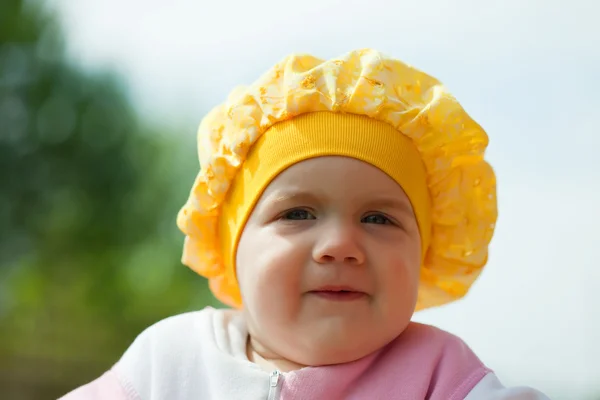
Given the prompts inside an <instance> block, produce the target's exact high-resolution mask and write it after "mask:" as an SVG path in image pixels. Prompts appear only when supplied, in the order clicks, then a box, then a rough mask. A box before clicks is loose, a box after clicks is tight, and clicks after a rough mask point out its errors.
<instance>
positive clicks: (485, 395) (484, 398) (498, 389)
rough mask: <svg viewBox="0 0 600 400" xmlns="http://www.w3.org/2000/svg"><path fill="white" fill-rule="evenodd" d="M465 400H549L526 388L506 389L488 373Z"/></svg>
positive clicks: (496, 378) (493, 375)
mask: <svg viewBox="0 0 600 400" xmlns="http://www.w3.org/2000/svg"><path fill="white" fill-rule="evenodd" d="M465 400H549V399H548V397H546V396H545V395H544V394H543V393H540V392H538V391H537V390H535V389H531V388H527V387H514V388H506V387H504V386H503V385H502V383H500V381H499V380H498V377H497V376H496V375H495V374H493V373H489V374H487V375H486V376H484V377H483V379H482V380H481V381H479V383H478V384H477V385H476V386H475V387H474V388H473V389H472V390H471V392H469V394H468V395H467V397H465Z"/></svg>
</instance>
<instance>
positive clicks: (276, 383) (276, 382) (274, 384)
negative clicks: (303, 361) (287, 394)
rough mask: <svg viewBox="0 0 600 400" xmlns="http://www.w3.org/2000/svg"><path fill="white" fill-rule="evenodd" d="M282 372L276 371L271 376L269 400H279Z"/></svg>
mask: <svg viewBox="0 0 600 400" xmlns="http://www.w3.org/2000/svg"><path fill="white" fill-rule="evenodd" d="M280 378H281V372H279V371H277V370H275V371H273V372H271V375H270V376H269V396H268V397H267V400H277V399H278V398H279V387H280V386H281V385H280V382H281V379H280Z"/></svg>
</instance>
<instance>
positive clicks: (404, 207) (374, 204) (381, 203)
mask: <svg viewBox="0 0 600 400" xmlns="http://www.w3.org/2000/svg"><path fill="white" fill-rule="evenodd" d="M367 206H368V207H370V208H376V209H393V210H398V211H402V212H405V213H407V214H411V215H412V214H413V209H412V206H411V204H410V203H409V202H406V201H402V200H401V199H396V198H393V197H382V198H376V199H373V200H370V201H369V202H367Z"/></svg>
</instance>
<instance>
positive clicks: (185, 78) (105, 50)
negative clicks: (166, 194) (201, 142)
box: [49, 0, 600, 399]
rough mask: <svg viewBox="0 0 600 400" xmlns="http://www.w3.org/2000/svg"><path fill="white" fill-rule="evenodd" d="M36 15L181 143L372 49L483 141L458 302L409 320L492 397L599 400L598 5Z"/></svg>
mask: <svg viewBox="0 0 600 400" xmlns="http://www.w3.org/2000/svg"><path fill="white" fill-rule="evenodd" d="M49 4H50V5H51V7H54V8H56V9H57V10H58V12H59V15H60V17H61V19H62V21H63V25H64V28H65V31H66V34H67V39H68V46H69V52H70V55H71V57H72V58H73V60H74V61H75V62H77V63H79V64H81V65H83V66H85V67H87V68H92V69H104V68H110V69H113V70H115V71H117V72H118V73H120V74H121V75H122V77H123V81H124V83H125V84H126V85H127V87H128V88H129V89H130V91H131V95H132V97H133V99H134V101H135V102H136V104H137V106H138V107H139V110H140V112H142V113H143V114H144V115H145V116H146V117H148V118H150V119H151V121H153V122H154V123H155V124H157V125H158V126H164V127H168V128H169V132H172V133H173V134H175V135H180V136H181V138H182V140H185V141H188V142H189V143H193V139H194V137H195V131H196V127H197V125H198V123H199V122H200V119H201V118H202V117H203V115H204V114H205V113H206V112H207V111H208V110H209V109H210V108H211V107H212V106H214V105H216V104H218V103H220V102H222V101H223V100H224V99H225V97H226V96H227V94H228V93H229V91H230V90H231V89H232V88H233V87H234V86H237V85H239V84H249V83H251V82H252V81H253V80H255V79H256V78H257V77H258V76H259V75H260V74H262V73H263V72H264V71H265V70H266V69H268V68H270V67H271V66H272V65H273V64H275V63H276V62H277V61H279V60H280V59H281V58H283V57H284V56H286V55H287V54H289V53H291V52H308V53H313V54H315V55H317V56H320V57H322V58H330V57H334V56H338V55H341V54H343V53H346V52H347V51H350V50H352V49H356V48H362V47H371V48H375V49H378V50H380V51H383V52H385V53H387V54H389V55H391V56H394V57H396V58H399V59H401V60H403V61H405V62H408V63H409V64H412V65H414V66H416V67H417V68H419V69H422V70H424V71H426V72H427V73H429V74H431V75H433V76H435V77H437V78H439V79H440V80H442V81H443V82H444V83H445V84H446V85H447V86H448V88H449V89H450V91H451V92H452V93H453V94H454V95H455V96H456V97H457V98H458V100H459V101H460V102H461V104H462V105H463V106H464V107H465V109H466V110H467V111H468V112H469V114H470V115H471V116H472V117H474V118H475V119H476V120H477V121H478V122H479V123H480V124H481V125H482V126H483V127H484V128H485V129H486V131H487V132H488V134H489V135H490V141H491V144H490V148H489V151H488V158H489V161H490V162H491V163H492V165H493V167H494V168H495V170H496V173H497V177H498V196H499V211H500V216H499V221H498V224H497V231H496V234H495V237H494V239H493V242H492V246H491V252H490V262H489V264H488V266H487V267H486V269H485V270H484V273H483V274H482V276H481V278H480V279H479V280H478V282H477V283H476V285H475V286H474V287H473V289H472V291H471V292H470V293H469V295H468V296H467V297H466V298H465V299H464V300H463V301H460V302H457V303H455V304H452V305H449V306H446V307H442V308H438V309H434V310H429V311H426V312H422V313H419V314H417V315H416V317H415V319H416V320H418V321H422V322H427V323H431V324H434V325H437V326H439V327H441V328H443V329H446V330H448V331H450V332H453V333H455V334H458V335H459V336H461V337H462V338H463V339H464V340H465V341H466V342H467V343H468V344H469V345H470V346H471V347H472V348H473V349H474V350H475V351H476V353H477V354H478V355H479V356H480V358H481V359H482V360H483V361H484V362H485V363H486V364H487V365H488V366H490V367H491V368H492V369H494V370H496V372H497V373H498V374H499V376H500V378H501V379H502V380H503V381H504V382H505V383H506V384H510V385H522V384H524V385H530V386H534V387H537V388H538V389H540V390H542V391H545V392H546V393H547V394H549V395H556V396H567V397H568V398H572V399H586V398H591V397H590V396H591V394H592V393H594V392H595V393H598V392H600V367H599V366H598V360H600V344H599V343H598V339H599V338H600V268H599V265H598V261H597V259H596V254H597V253H596V251H597V247H596V246H598V238H600V234H599V228H598V227H599V226H600V211H599V208H598V207H599V206H598V205H599V204H600V159H599V158H598V154H597V152H598V148H599V147H600V135H599V134H598V119H599V117H600V111H599V110H600V100H599V97H598V94H599V93H600V77H599V75H600V74H599V73H600V25H598V18H597V16H598V15H600V2H596V3H594V2H593V1H592V0H570V1H556V0H545V1H542V0H528V1H527V2H525V1H516V0H507V1H488V2H483V1H475V0H455V1H442V0H436V1H419V2H408V1H404V0H399V1H391V0H388V1H383V0H369V1H353V0H346V1H333V0H305V1H303V2H286V1H281V0H279V1H272V0H254V1H225V0H221V1H220V2H216V1H215V2H207V1H198V0H171V1H169V2H166V1H164V0H163V1H157V0H144V1H142V0H128V1H117V0H78V1H71V0H69V1H67V0H50V3H49ZM173 128H175V129H173ZM174 219H175V216H174Z"/></svg>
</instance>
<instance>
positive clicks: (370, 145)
mask: <svg viewBox="0 0 600 400" xmlns="http://www.w3.org/2000/svg"><path fill="white" fill-rule="evenodd" d="M487 143H488V138H487V135H486V133H485V132H484V131H483V129H481V127H480V126H479V125H478V124H477V123H475V122H474V121H473V120H472V119H471V118H470V117H469V116H468V115H467V114H466V113H465V111H464V110H463V109H462V108H461V106H460V105H459V104H458V102H457V101H456V100H455V99H454V98H453V97H452V96H451V95H450V94H449V93H448V92H446V91H445V88H444V87H443V86H442V85H441V84H440V82H438V81H437V80H436V79H434V78H432V77H430V76H428V75H426V74H424V73H423V72H420V71H418V70H416V69H414V68H412V67H410V66H408V65H406V64H404V63H402V62H400V61H398V60H394V59H391V58H388V57H386V56H385V55H383V54H381V53H379V52H376V51H374V50H358V51H353V52H350V53H348V54H346V55H344V56H343V57H340V58H336V59H332V60H329V61H324V60H320V59H318V58H315V57H313V56H310V55H292V56H289V57H287V58H285V59H284V60H283V61H281V62H280V63H278V64H277V65H276V66H275V67H273V68H272V69H271V70H270V71H268V72H267V73H266V74H265V75H263V76H262V77H261V78H260V79H259V80H258V81H257V82H255V83H254V84H253V85H251V86H249V87H247V88H240V89H237V90H236V91H234V92H233V93H232V94H231V95H230V97H229V99H228V100H227V102H226V103H225V104H223V105H221V106H219V107H217V108H215V109H214V110H213V111H211V112H210V113H209V114H208V115H207V116H206V117H205V119H204V120H203V121H202V123H201V124H200V128H199V131H198V148H199V157H200V165H201V170H200V172H199V174H198V176H197V178H196V181H195V183H194V186H193V188H192V191H191V193H190V197H189V199H188V201H187V203H186V204H185V206H184V207H183V208H182V210H181V211H180V213H179V216H178V221H177V222H178V226H179V228H180V229H181V230H182V231H183V232H184V233H185V234H186V239H185V245H184V253H183V263H184V264H186V265H188V266H189V267H190V268H192V269H193V270H195V271H196V272H197V273H199V274H201V275H203V276H205V277H207V278H208V279H209V281H210V288H211V290H212V291H213V293H214V294H215V296H216V297H217V298H218V299H219V300H220V301H222V302H223V303H225V304H228V305H230V306H233V307H240V306H241V296H240V292H239V287H238V284H237V280H236V276H235V265H234V264H235V251H236V248H237V241H238V239H239V237H240V234H241V231H242V230H243V226H244V224H245V222H246V219H247V218H248V216H249V214H250V213H251V211H252V208H253V207H254V204H255V202H256V201H257V200H258V198H259V197H260V195H261V194H262V191H263V190H264V189H265V188H266V186H268V184H269V183H270V181H271V180H272V179H273V178H275V176H277V174H279V173H280V172H282V171H283V170H284V169H286V168H287V167H289V166H291V165H293V164H294V163H297V162H299V161H302V160H305V159H308V158H311V157H318V156H323V155H342V156H348V157H353V158H357V159H360V160H363V161H365V162H368V163H370V164H373V165H375V166H376V167H378V168H379V169H381V170H382V171H383V172H385V173H387V174H388V175H389V176H391V177H392V178H393V179H394V180H396V182H398V183H399V184H400V185H401V186H402V188H403V189H404V191H405V192H406V194H407V196H408V198H409V199H410V201H411V204H412V206H413V210H414V212H415V216H416V219H417V222H418V224H419V231H420V234H421V239H422V240H421V241H422V244H423V263H422V270H421V281H420V287H419V295H418V300H417V310H419V309H423V308H427V307H432V306H436V305H441V304H445V303H448V302H450V301H453V300H456V299H458V298H460V297H462V296H464V295H465V294H466V292H467V291H468V289H469V287H470V286H471V284H472V283H473V282H474V281H475V279H476V278H477V276H478V275H479V274H480V272H481V270H482V268H483V267H484V265H485V264H486V262H487V256H488V245H489V242H490V240H491V238H492V235H493V231H494V225H495V221H496V217H497V211H496V191H495V184H496V182H495V176H494V173H493V171H492V169H491V167H490V166H489V164H488V163H487V162H486V161H484V151H485V148H486V147H487ZM407 172H410V173H407Z"/></svg>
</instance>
